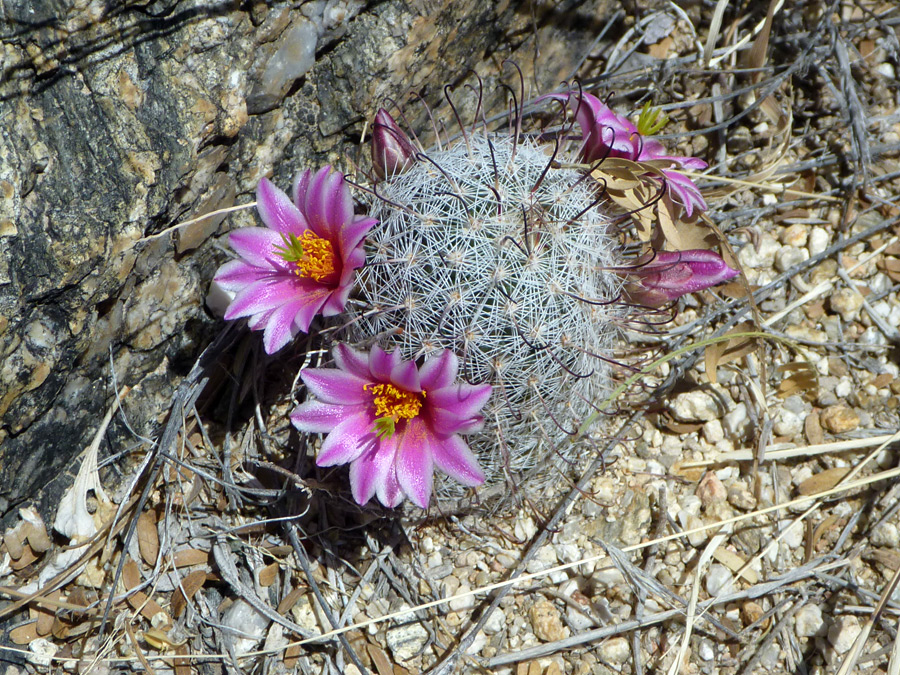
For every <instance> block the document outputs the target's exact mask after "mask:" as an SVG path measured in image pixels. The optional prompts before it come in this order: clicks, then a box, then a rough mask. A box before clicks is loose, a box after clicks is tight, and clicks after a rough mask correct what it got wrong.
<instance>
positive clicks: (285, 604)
mask: <svg viewBox="0 0 900 675" xmlns="http://www.w3.org/2000/svg"><path fill="white" fill-rule="evenodd" d="M304 593H306V589H305V588H303V587H302V586H297V587H296V588H294V589H292V590H291V592H290V593H288V594H287V595H286V596H284V599H283V600H282V601H281V602H279V603H278V608H277V609H276V610H275V611H277V612H278V613H279V614H287V613H288V612H290V611H291V607H293V606H294V605H296V604H297V601H298V600H299V599H300V597H301V596H302V595H303V594H304Z"/></svg>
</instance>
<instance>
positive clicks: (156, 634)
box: [141, 628, 187, 652]
mask: <svg viewBox="0 0 900 675" xmlns="http://www.w3.org/2000/svg"><path fill="white" fill-rule="evenodd" d="M141 637H143V638H144V642H146V643H147V644H148V645H150V646H151V647H153V649H156V650H157V651H161V652H167V651H169V650H172V649H177V648H178V647H180V646H181V645H183V644H185V643H186V642H187V640H181V641H180V642H176V641H175V640H173V639H172V638H170V637H169V634H168V633H167V632H165V631H162V630H160V629H158V628H150V629H149V630H145V631H144V632H143V633H142V634H141Z"/></svg>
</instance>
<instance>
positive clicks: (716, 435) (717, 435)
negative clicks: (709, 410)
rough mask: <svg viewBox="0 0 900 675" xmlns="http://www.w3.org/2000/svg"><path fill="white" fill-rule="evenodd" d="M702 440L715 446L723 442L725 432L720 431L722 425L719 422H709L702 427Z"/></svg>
mask: <svg viewBox="0 0 900 675" xmlns="http://www.w3.org/2000/svg"><path fill="white" fill-rule="evenodd" d="M703 438H704V439H705V440H706V442H707V443H709V444H710V445H715V444H716V443H719V442H720V441H724V440H725V431H724V430H723V429H722V423H721V422H720V421H719V420H710V421H709V422H707V423H706V424H704V425H703Z"/></svg>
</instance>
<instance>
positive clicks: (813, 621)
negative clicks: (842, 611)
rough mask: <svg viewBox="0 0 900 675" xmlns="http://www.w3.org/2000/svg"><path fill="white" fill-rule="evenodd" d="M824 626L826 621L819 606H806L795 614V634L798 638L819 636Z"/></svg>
mask: <svg viewBox="0 0 900 675" xmlns="http://www.w3.org/2000/svg"><path fill="white" fill-rule="evenodd" d="M824 625H825V619H823V618H822V610H821V608H820V607H819V606H818V605H804V606H803V607H801V608H800V609H798V610H797V613H796V614H794V632H795V633H796V634H797V637H798V638H809V637H813V636H814V635H818V634H819V632H820V631H821V630H822V627H823V626H824Z"/></svg>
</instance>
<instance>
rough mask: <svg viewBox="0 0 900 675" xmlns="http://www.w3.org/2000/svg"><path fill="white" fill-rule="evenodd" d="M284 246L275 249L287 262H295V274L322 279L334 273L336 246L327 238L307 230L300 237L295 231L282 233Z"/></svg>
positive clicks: (315, 279) (317, 279) (305, 277)
mask: <svg viewBox="0 0 900 675" xmlns="http://www.w3.org/2000/svg"><path fill="white" fill-rule="evenodd" d="M281 238H282V239H283V240H284V246H279V247H277V248H276V249H275V250H276V252H277V253H278V255H280V256H281V257H282V259H283V260H284V261H285V262H288V263H293V264H294V266H295V269H294V270H293V272H294V274H296V275H297V276H299V277H301V278H303V279H312V280H314V281H322V279H325V278H326V277H328V276H331V275H332V274H334V271H335V260H334V246H332V244H331V242H330V241H328V240H327V239H322V237H319V236H316V234H315V233H314V232H313V231H312V230H307V231H306V232H304V233H303V236H301V237H300V238H298V237H297V235H295V234H294V233H293V232H292V233H290V234H282V235H281Z"/></svg>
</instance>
